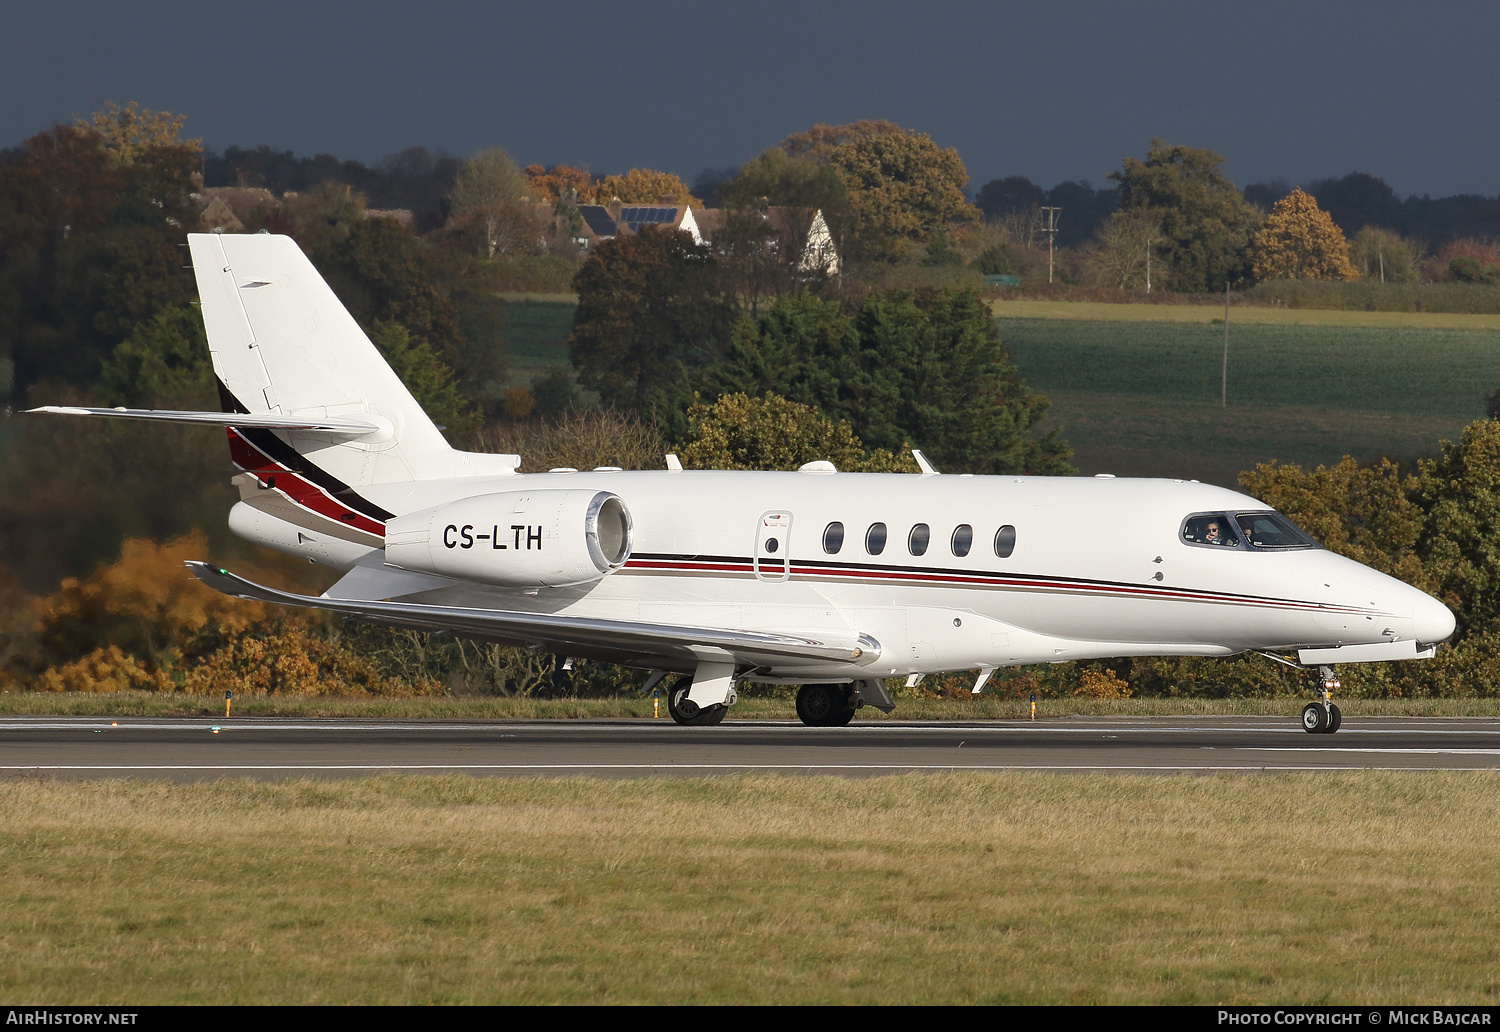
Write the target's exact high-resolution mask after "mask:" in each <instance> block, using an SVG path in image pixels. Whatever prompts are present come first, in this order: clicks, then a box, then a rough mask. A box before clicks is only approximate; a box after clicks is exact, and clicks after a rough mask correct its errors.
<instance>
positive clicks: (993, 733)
mask: <svg viewBox="0 0 1500 1032" xmlns="http://www.w3.org/2000/svg"><path fill="white" fill-rule="evenodd" d="M1496 766H1500V719H1496V718H1479V717H1475V718H1430V717H1366V718H1358V719H1356V718H1351V717H1346V718H1345V720H1344V726H1343V728H1342V729H1341V730H1340V731H1339V732H1338V733H1337V734H1333V735H1309V734H1307V733H1306V732H1304V731H1303V730H1302V729H1301V728H1300V727H1299V726H1298V724H1297V721H1296V719H1295V718H1293V717H1136V718H1115V719H1101V718H1091V717H1076V718H1069V719H1063V720H1046V721H1037V722H1035V723H1031V722H1026V721H1018V722H994V723H989V722H985V723H974V724H947V723H945V724H931V723H897V722H890V721H882V722H880V723H873V722H872V723H867V724H860V723H855V724H853V725H851V726H849V727H844V728H811V727H803V726H802V725H801V724H798V723H795V722H782V721H729V722H726V723H724V724H722V725H720V726H718V727H679V726H677V725H675V724H673V723H672V722H671V721H669V720H537V721H512V722H505V721H421V720H366V719H338V718H330V719H305V718H304V719H279V718H252V719H240V718H234V719H231V720H224V721H209V720H203V719H201V718H200V719H181V720H178V719H164V718H119V719H116V720H111V719H110V718H97V717H4V718H0V777H22V776H38V775H41V776H47V777H55V778H120V777H133V778H165V779H170V780H174V781H194V780H203V779H212V778H222V777H248V778H259V779H280V778H293V777H303V778H305V777H312V778H339V777H361V776H366V775H370V774H379V773H388V772H404V773H414V774H415V773H420V774H435V773H446V772H463V773H469V774H476V775H512V776H514V775H563V774H588V775H600V776H607V777H632V776H640V775H648V774H669V775H671V774H675V775H687V776H703V775H712V774H727V773H736V772H753V771H778V772H786V773H800V774H832V775H840V776H847V777H861V776H873V775H880V774H893V773H900V772H904V771H961V770H1035V771H1079V772H1095V773H1131V772H1136V773H1171V772H1179V771H1189V772H1209V771H1277V770H1363V769H1375V768H1379V769H1388V770H1468V769H1486V768H1493V767H1496Z"/></svg>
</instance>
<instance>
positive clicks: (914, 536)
mask: <svg viewBox="0 0 1500 1032" xmlns="http://www.w3.org/2000/svg"><path fill="white" fill-rule="evenodd" d="M931 541H932V528H931V527H929V526H928V525H927V524H925V523H918V524H917V525H916V526H915V527H913V528H911V533H910V534H908V535H907V536H906V548H907V550H908V551H909V552H911V554H912V555H925V554H927V545H928V543H929V542H931Z"/></svg>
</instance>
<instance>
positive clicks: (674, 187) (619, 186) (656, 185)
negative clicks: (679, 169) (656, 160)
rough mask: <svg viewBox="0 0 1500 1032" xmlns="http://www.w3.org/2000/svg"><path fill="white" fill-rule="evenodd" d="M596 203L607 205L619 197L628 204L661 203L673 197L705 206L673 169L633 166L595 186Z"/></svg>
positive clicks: (676, 201)
mask: <svg viewBox="0 0 1500 1032" xmlns="http://www.w3.org/2000/svg"><path fill="white" fill-rule="evenodd" d="M593 194H594V203H595V204H608V203H609V202H610V201H611V200H613V199H614V198H616V197H618V198H619V199H620V200H622V201H624V202H625V203H626V204H660V203H661V199H662V198H663V197H670V198H671V199H672V202H673V203H675V204H686V205H691V206H692V207H694V208H701V207H703V202H702V201H700V200H698V199H697V198H696V197H694V196H693V192H692V190H690V189H689V188H688V185H687V184H686V183H684V182H683V181H682V180H681V179H679V178H678V177H677V176H676V175H675V174H673V173H671V172H657V171H656V170H655V169H649V168H633V169H631V170H630V171H629V172H626V173H625V174H624V175H623V176H605V177H604V178H603V179H601V180H599V182H598V183H597V184H596V185H595V186H594V190H593Z"/></svg>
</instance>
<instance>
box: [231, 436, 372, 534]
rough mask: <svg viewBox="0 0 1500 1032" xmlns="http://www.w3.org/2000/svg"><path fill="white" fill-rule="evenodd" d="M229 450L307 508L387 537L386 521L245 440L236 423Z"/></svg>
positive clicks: (238, 463)
mask: <svg viewBox="0 0 1500 1032" xmlns="http://www.w3.org/2000/svg"><path fill="white" fill-rule="evenodd" d="M229 454H230V456H231V457H232V458H233V459H234V464H235V465H236V466H238V467H240V469H242V470H244V471H245V472H246V473H253V474H255V476H257V477H259V478H260V480H261V481H262V482H263V483H269V482H270V481H271V480H272V478H274V479H275V483H276V490H278V491H281V492H282V493H283V494H285V495H286V496H287V497H288V498H290V499H291V500H292V501H294V502H296V503H297V504H298V505H300V506H302V507H303V508H304V509H307V510H309V511H311V512H315V513H317V514H318V515H319V516H325V517H327V518H328V519H331V520H336V521H338V522H339V523H342V524H344V525H345V526H346V527H353V528H354V529H356V530H362V531H364V532H365V533H366V534H373V535H375V536H376V537H385V524H384V523H380V522H377V521H376V520H372V519H370V517H368V516H366V515H365V514H364V513H359V512H355V511H354V510H353V509H351V508H349V507H348V506H347V505H345V504H343V503H342V502H340V501H338V500H337V499H335V498H334V497H333V496H331V495H330V494H329V493H328V492H327V491H325V490H323V489H322V488H321V487H319V486H318V485H316V484H313V483H311V482H309V481H308V480H307V479H305V478H304V477H302V476H301V475H299V474H298V473H296V472H294V471H292V470H290V469H287V468H286V466H284V465H282V464H281V463H279V462H277V461H276V460H275V459H273V458H271V457H270V456H269V455H267V454H266V453H265V452H263V451H261V450H260V449H259V448H257V447H256V446H255V445H253V444H251V443H250V442H249V441H247V440H245V438H244V437H243V436H242V435H241V434H240V432H239V431H238V430H236V429H235V428H234V427H229Z"/></svg>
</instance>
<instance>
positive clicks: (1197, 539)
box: [1182, 512, 1240, 548]
mask: <svg viewBox="0 0 1500 1032" xmlns="http://www.w3.org/2000/svg"><path fill="white" fill-rule="evenodd" d="M1182 540H1184V541H1186V542H1188V543H1189V544H1192V545H1209V546H1218V547H1220V548H1238V547H1239V546H1240V538H1239V535H1238V534H1237V533H1235V529H1234V525H1233V524H1232V523H1230V522H1229V517H1228V516H1226V515H1225V514H1224V513H1221V512H1211V513H1205V514H1202V515H1199V516H1189V517H1188V518H1187V519H1186V520H1185V521H1183V524H1182Z"/></svg>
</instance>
